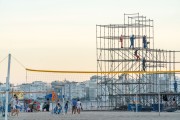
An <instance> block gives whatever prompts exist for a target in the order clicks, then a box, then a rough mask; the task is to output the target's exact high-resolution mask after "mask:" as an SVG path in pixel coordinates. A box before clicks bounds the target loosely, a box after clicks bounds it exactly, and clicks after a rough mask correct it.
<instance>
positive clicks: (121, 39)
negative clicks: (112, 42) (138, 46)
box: [120, 35, 123, 48]
mask: <svg viewBox="0 0 180 120" xmlns="http://www.w3.org/2000/svg"><path fill="white" fill-rule="evenodd" d="M120 42H121V48H123V36H122V35H121V37H120Z"/></svg>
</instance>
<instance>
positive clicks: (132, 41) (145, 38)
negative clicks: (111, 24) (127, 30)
mask: <svg viewBox="0 0 180 120" xmlns="http://www.w3.org/2000/svg"><path fill="white" fill-rule="evenodd" d="M123 39H124V38H123V35H121V36H120V42H121V48H123ZM135 39H136V37H135V36H134V35H132V36H130V48H134V40H135ZM142 43H143V48H145V49H146V48H147V45H148V44H149V43H150V42H147V36H146V35H144V36H143V37H142Z"/></svg>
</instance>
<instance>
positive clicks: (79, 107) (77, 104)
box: [72, 99, 82, 114]
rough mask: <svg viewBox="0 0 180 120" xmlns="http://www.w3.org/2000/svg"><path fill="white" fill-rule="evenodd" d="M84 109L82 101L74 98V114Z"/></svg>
mask: <svg viewBox="0 0 180 120" xmlns="http://www.w3.org/2000/svg"><path fill="white" fill-rule="evenodd" d="M81 110H82V104H81V101H80V100H79V99H77V100H76V99H73V100H72V114H76V111H77V113H78V114H80V112H81Z"/></svg>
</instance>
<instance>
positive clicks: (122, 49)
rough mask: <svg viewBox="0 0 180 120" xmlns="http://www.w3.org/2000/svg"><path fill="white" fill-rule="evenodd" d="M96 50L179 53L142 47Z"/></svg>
mask: <svg viewBox="0 0 180 120" xmlns="http://www.w3.org/2000/svg"><path fill="white" fill-rule="evenodd" d="M97 49H98V50H109V51H110V50H113V51H120V50H121V51H128V50H132V51H134V50H143V51H150V52H180V51H174V50H163V49H150V48H146V49H145V48H142V47H135V48H134V49H132V48H129V47H123V48H97Z"/></svg>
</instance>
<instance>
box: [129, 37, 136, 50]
mask: <svg viewBox="0 0 180 120" xmlns="http://www.w3.org/2000/svg"><path fill="white" fill-rule="evenodd" d="M135 39H136V38H135V36H134V35H132V36H131V37H130V42H131V44H130V48H134V40H135Z"/></svg>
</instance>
